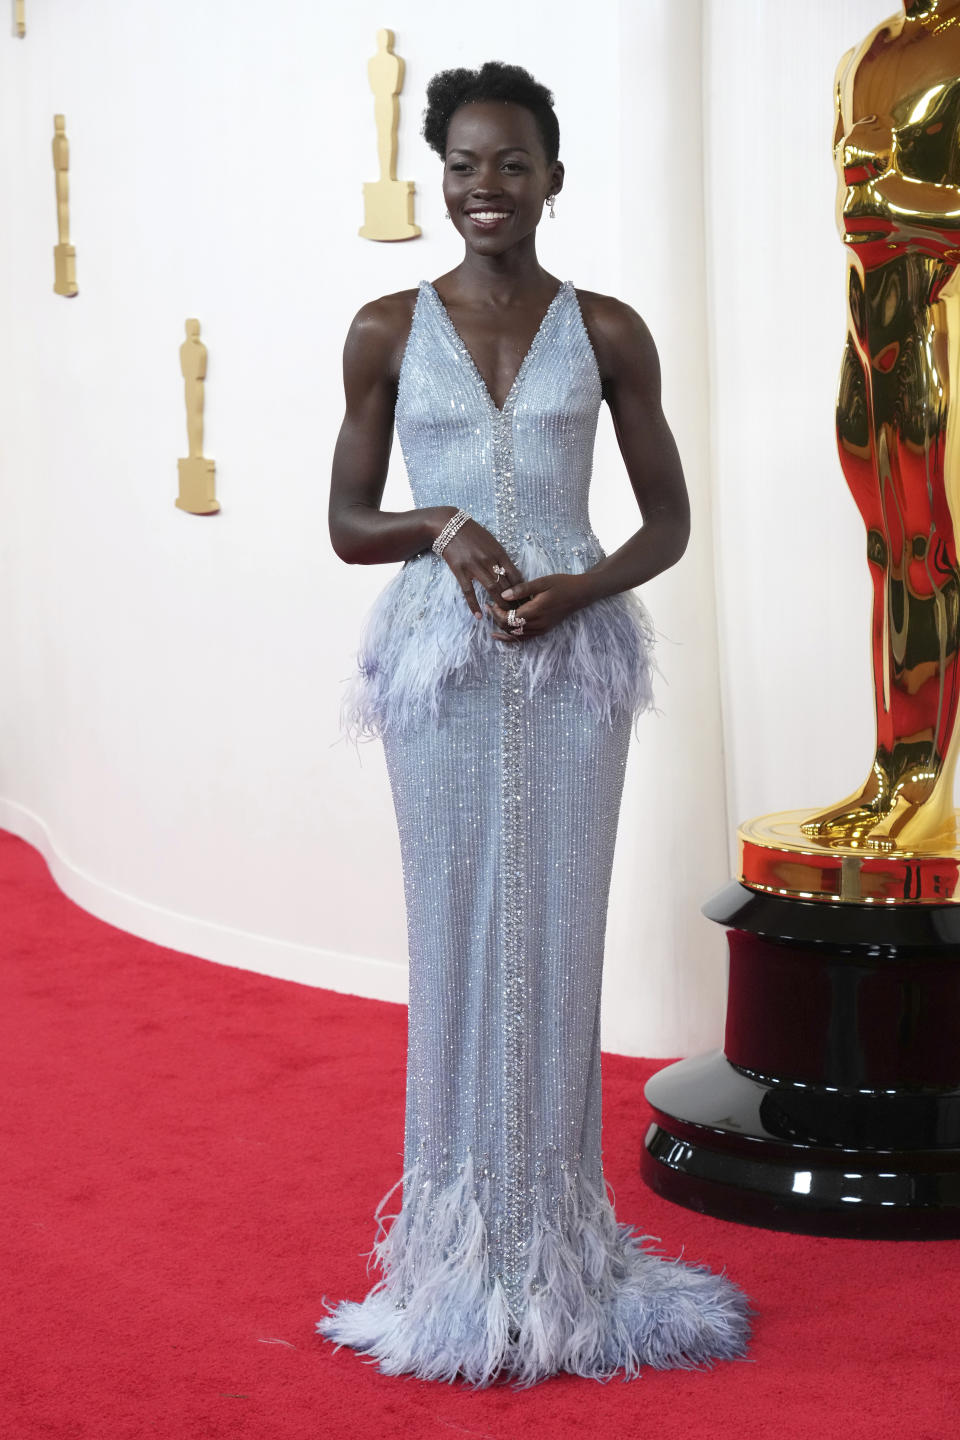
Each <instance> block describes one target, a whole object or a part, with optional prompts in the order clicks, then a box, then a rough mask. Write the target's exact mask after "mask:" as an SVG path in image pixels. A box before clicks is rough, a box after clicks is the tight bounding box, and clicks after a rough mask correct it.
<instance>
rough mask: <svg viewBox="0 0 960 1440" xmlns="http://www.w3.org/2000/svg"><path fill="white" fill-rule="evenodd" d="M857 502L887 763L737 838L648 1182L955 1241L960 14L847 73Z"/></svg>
mask: <svg viewBox="0 0 960 1440" xmlns="http://www.w3.org/2000/svg"><path fill="white" fill-rule="evenodd" d="M836 115H837V124H836V132H835V137H834V140H835V156H836V165H837V172H838V179H839V197H838V220H839V224H840V230H841V234H842V238H843V243H844V245H845V246H846V247H847V258H848V271H847V337H846V344H845V348H844V353H843V360H842V364H841V371H840V385H839V392H838V400H837V442H838V448H839V454H840V464H841V468H842V470H843V474H844V478H845V479H846V482H847V484H848V486H849V488H850V491H851V493H852V495H853V498H854V501H855V502H856V505H857V507H858V509H859V511H860V514H861V515H862V517H863V522H864V526H865V528H866V532H867V536H866V538H867V546H866V549H867V563H868V566H869V571H870V579H871V582H872V594H873V601H872V624H871V645H872V657H873V680H874V698H875V708H876V747H875V753H874V755H873V756H872V758H871V761H870V765H869V768H868V773H867V777H866V779H865V781H864V782H863V784H862V785H860V786H859V787H858V788H857V789H856V790H855V791H854V792H853V793H852V794H851V795H848V796H847V797H846V798H845V799H843V800H841V801H840V802H839V803H837V804H834V805H831V806H829V807H827V808H826V809H822V810H817V811H812V812H811V811H795V812H787V813H784V814H779V815H766V816H763V817H761V818H759V819H757V820H752V821H750V822H748V823H747V824H745V825H743V826H742V827H741V830H740V832H739V840H740V878H739V881H738V882H736V883H733V884H731V885H729V886H728V887H727V888H726V889H725V890H723V891H722V892H721V893H720V894H719V895H717V896H716V897H715V898H714V899H713V900H711V901H710V902H709V904H707V905H706V906H705V907H704V913H705V914H706V915H707V916H708V917H709V918H710V919H712V920H716V921H717V922H718V923H720V924H721V925H724V926H726V927H727V939H728V944H729V954H730V977H729V994H728V1007H727V1022H726V1035H725V1041H724V1048H723V1052H719V1051H718V1052H716V1053H714V1054H712V1055H707V1056H702V1057H699V1058H697V1059H694V1060H686V1061H682V1062H680V1063H679V1064H677V1065H672V1066H669V1067H667V1068H666V1069H665V1070H662V1071H660V1072H659V1074H657V1075H655V1076H654V1077H653V1078H652V1079H651V1081H650V1082H649V1084H648V1086H647V1097H648V1099H649V1100H650V1102H651V1104H652V1105H653V1107H654V1111H655V1123H654V1125H653V1126H652V1127H651V1129H650V1133H649V1134H648V1136H647V1144H646V1149H645V1153H644V1157H643V1171H644V1175H645V1178H646V1179H647V1180H648V1182H649V1183H650V1184H651V1185H652V1186H653V1187H654V1188H655V1189H656V1190H658V1191H660V1192H661V1193H662V1194H663V1195H665V1196H667V1197H668V1198H670V1199H672V1200H676V1201H678V1202H679V1203H680V1204H684V1205H688V1206H690V1207H692V1208H695V1209H698V1210H703V1211H706V1212H709V1213H712V1214H717V1215H723V1216H726V1217H727V1218H730V1219H735V1220H743V1221H746V1222H748V1223H753V1224H759V1225H767V1226H771V1227H777V1228H782V1229H788V1230H806V1231H814V1232H819V1233H824V1234H848V1235H884V1236H888V1237H894V1238H895V1237H901V1236H902V1237H917V1236H933V1235H948V1234H953V1235H957V1234H960V843H958V826H957V811H956V810H955V809H954V800H953V780H954V770H955V767H956V759H957V742H958V723H957V721H958V713H957V712H958V704H960V568H958V549H960V528H958V527H960V395H958V399H957V400H955V399H954V395H953V390H954V385H955V382H956V383H957V385H958V387H960V0H905V3H904V8H903V11H902V13H900V14H898V15H896V16H895V17H894V18H893V19H891V20H889V21H888V22H886V23H885V24H883V25H881V26H880V27H879V28H878V29H877V30H875V31H874V32H873V33H872V34H871V35H869V36H868V37H867V39H866V40H865V41H864V42H863V43H862V44H861V45H860V46H859V47H858V48H856V49H855V50H853V51H851V52H850V53H849V54H848V55H846V56H845V57H844V59H843V60H842V61H841V64H840V68H839V71H838V75H837V84H836Z"/></svg>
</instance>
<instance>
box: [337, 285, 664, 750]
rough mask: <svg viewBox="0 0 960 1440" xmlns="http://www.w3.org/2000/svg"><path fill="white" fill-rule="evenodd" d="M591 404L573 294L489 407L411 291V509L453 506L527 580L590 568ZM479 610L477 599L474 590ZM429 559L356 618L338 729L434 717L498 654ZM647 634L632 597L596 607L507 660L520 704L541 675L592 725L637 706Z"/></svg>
mask: <svg viewBox="0 0 960 1440" xmlns="http://www.w3.org/2000/svg"><path fill="white" fill-rule="evenodd" d="M601 399H602V387H601V383H600V372H599V370H598V368H597V361H596V357H595V356H594V353H593V348H592V346H591V344H590V339H589V337H588V335H587V331H586V327H585V326H584V323H583V317H582V316H581V314H580V306H579V303H578V301H577V292H576V290H575V289H574V287H573V285H572V283H571V282H570V281H569V280H565V281H564V282H563V284H562V285H561V286H560V289H559V290H558V291H557V293H556V295H555V296H554V297H553V300H552V301H551V302H550V305H549V307H548V308H547V311H546V313H545V315H544V317H543V320H542V322H541V324H540V328H539V329H538V331H537V333H536V335H535V336H534V339H533V342H532V343H531V345H530V349H529V350H528V351H527V353H526V355H525V356H524V358H523V362H522V364H521V366H520V369H519V370H518V372H517V375H516V378H515V379H514V382H513V384H512V386H511V387H510V391H509V393H508V395H507V397H506V399H505V401H504V403H503V406H502V408H501V407H498V406H497V405H496V404H495V403H494V400H493V397H492V396H491V394H490V392H489V390H488V389H487V386H486V383H485V381H484V379H483V376H482V375H481V374H480V371H479V370H478V369H477V367H476V365H475V363H474V361H473V358H472V356H471V355H470V352H469V350H468V349H467V346H466V345H465V344H464V341H463V340H462V339H461V337H460V335H459V334H458V332H457V330H456V328H455V326H454V324H453V321H452V320H451V318H450V316H449V314H448V313H447V310H446V308H445V306H444V304H443V302H442V300H441V299H440V296H439V295H438V294H437V292H436V290H435V289H434V287H433V285H431V283H430V282H429V281H428V280H421V281H420V285H419V287H418V291H417V302H416V305H415V307H414V312H413V321H412V323H411V327H410V334H409V336H408V337H407V343H406V346H405V349H404V353H403V362H402V364H401V367H400V377H399V382H398V386H397V401H396V411H395V418H396V427H397V435H398V436H399V439H400V447H401V450H402V452H403V458H404V460H405V461H406V466H407V475H408V477H409V480H410V488H411V490H412V492H413V500H414V504H415V505H416V506H418V507H428V506H433V505H451V506H454V507H455V508H458V509H463V510H466V511H467V512H468V514H470V515H471V516H472V517H473V519H474V520H476V521H478V522H479V523H480V524H481V525H483V526H484V527H485V528H486V529H487V530H489V531H490V533H491V534H492V535H495V536H496V538H497V539H498V540H499V541H500V543H501V545H502V546H503V548H504V549H505V550H506V552H507V553H508V555H510V556H511V558H512V559H513V560H514V562H515V564H516V565H517V568H518V569H519V571H520V574H521V575H522V576H523V577H524V578H525V579H535V578H537V577H538V576H542V575H555V574H557V573H559V572H562V573H565V574H574V575H575V574H582V573H583V571H585V570H589V569H590V568H591V567H592V566H594V565H596V564H598V563H599V562H600V561H602V560H603V558H604V551H603V548H602V546H601V544H600V541H599V540H598V538H597V536H596V535H595V534H594V533H593V531H592V529H591V528H590V519H589V514H588V509H587V499H588V492H589V489H590V478H591V474H592V470H593V446H594V441H595V438H596V431H597V417H598V414H599V410H600V401H601ZM475 588H476V593H477V598H478V600H479V601H480V602H481V604H482V603H483V602H484V601H485V600H486V598H487V597H486V592H485V591H483V590H482V588H481V586H480V584H479V581H475ZM493 628H494V622H493V620H492V618H491V617H489V616H485V617H484V618H483V621H482V623H477V622H476V620H475V618H474V615H473V612H472V611H471V609H470V607H469V606H468V605H467V603H466V600H465V599H464V596H463V592H462V591H461V589H460V582H459V580H458V579H457V577H456V575H455V574H454V572H453V570H452V569H451V567H450V566H449V565H448V563H447V559H446V558H441V557H439V556H437V555H435V554H434V553H433V550H432V549H430V548H427V549H425V550H422V551H420V552H419V553H418V554H416V555H413V556H411V557H410V559H409V560H407V561H406V562H405V563H404V565H403V567H402V569H401V570H400V571H399V572H398V573H397V574H396V575H395V576H394V577H393V579H392V580H391V581H390V582H389V583H388V584H387V585H386V587H385V588H384V589H383V591H381V593H380V595H379V597H378V598H377V601H376V603H375V604H374V607H373V609H372V611H371V612H370V615H369V617H368V620H367V623H366V626H365V629H364V636H363V642H362V645H361V649H360V654H359V656H358V661H359V665H358V672H357V676H356V679H355V682H354V684H353V687H352V690H351V693H350V695H349V696H348V698H347V700H346V702H345V716H346V723H347V726H348V728H350V729H351V730H355V731H356V732H357V733H367V732H369V733H373V734H378V733H379V734H382V733H384V732H385V730H386V729H387V727H388V726H390V725H394V724H396V725H405V724H407V723H408V722H410V721H413V722H414V723H418V722H419V720H420V719H422V717H423V716H424V715H425V714H436V713H437V706H438V705H439V699H440V695H441V692H442V691H443V689H444V687H445V686H446V685H447V684H448V683H450V682H451V681H459V680H462V679H463V678H464V677H465V676H466V675H468V674H476V673H479V672H480V671H484V670H485V669H486V668H487V667H489V665H490V663H491V662H492V661H493V660H494V657H495V655H496V652H497V651H499V650H501V649H502V645H501V644H500V643H499V642H498V641H497V640H495V639H494V638H493V633H492V632H493ZM652 642H653V629H652V624H651V621H650V617H649V616H648V614H647V612H646V610H645V609H644V607H643V605H642V603H641V601H640V600H639V599H638V597H637V596H636V595H634V594H633V593H632V592H630V591H626V592H623V593H621V594H617V595H607V596H604V597H603V598H602V599H600V600H596V601H594V602H593V603H592V604H590V605H585V606H584V607H583V608H582V609H580V610H577V611H575V612H574V613H573V614H572V615H569V616H567V618H566V619H564V620H562V621H561V622H560V623H559V624H557V625H555V626H553V627H552V628H551V629H550V630H548V631H546V632H545V633H544V634H542V635H537V636H529V637H528V638H527V639H526V640H525V641H524V643H523V645H522V646H519V647H512V650H511V653H512V654H513V656H514V660H513V661H512V662H511V663H512V664H514V665H515V668H516V669H517V672H518V681H517V683H518V685H522V687H523V688H524V689H525V690H526V692H527V694H528V695H533V694H534V692H535V691H536V689H537V687H538V686H539V685H541V684H542V683H543V682H544V681H545V679H546V678H547V677H548V676H550V675H556V674H563V675H565V676H566V677H567V679H568V681H569V685H570V688H571V693H576V694H577V695H578V696H579V697H580V700H581V702H582V703H583V704H584V705H585V706H587V707H588V708H589V709H592V710H594V711H596V713H598V714H601V715H605V716H606V715H609V714H611V713H612V712H613V711H614V710H615V709H617V708H618V707H620V706H621V705H626V706H627V707H629V708H630V709H632V710H634V711H639V710H641V709H643V708H645V707H646V706H647V705H648V704H649V703H650V671H651V662H650V651H651V646H652Z"/></svg>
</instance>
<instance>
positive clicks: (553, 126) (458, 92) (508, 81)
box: [421, 60, 560, 165]
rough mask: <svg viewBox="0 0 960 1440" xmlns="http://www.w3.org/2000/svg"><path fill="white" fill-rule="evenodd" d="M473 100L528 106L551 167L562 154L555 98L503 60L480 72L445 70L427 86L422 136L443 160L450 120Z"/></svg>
mask: <svg viewBox="0 0 960 1440" xmlns="http://www.w3.org/2000/svg"><path fill="white" fill-rule="evenodd" d="M472 100H512V101H513V103H514V104H515V105H525V106H526V108H527V109H528V110H530V111H531V112H532V114H533V117H534V119H535V120H536V122H537V129H538V130H539V131H540V138H541V139H542V141H543V148H544V150H545V151H546V155H547V164H548V165H552V164H553V163H554V161H555V160H556V158H557V156H558V155H559V154H560V126H559V125H558V123H557V117H556V114H555V113H554V109H553V95H552V94H551V92H550V91H549V90H548V89H547V87H546V85H541V84H540V83H539V81H537V80H534V78H533V76H532V75H531V74H530V71H529V70H524V68H523V66H522V65H505V64H504V63H503V61H502V60H488V61H487V62H486V64H484V65H481V66H480V69H479V70H463V69H456V70H441V71H439V72H438V74H436V75H434V76H433V78H432V80H431V81H430V82H429V84H428V85H427V108H426V110H424V112H423V126H422V129H421V134H422V135H423V138H424V139H425V140H426V142H427V144H428V145H429V146H430V149H431V150H435V151H436V153H437V154H438V155H439V156H440V159H441V160H443V159H444V158H445V157H446V153H447V130H448V129H449V127H450V117H451V116H452V115H453V112H454V110H457V109H459V107H460V106H461V105H468V104H469V103H470V102H471V101H472Z"/></svg>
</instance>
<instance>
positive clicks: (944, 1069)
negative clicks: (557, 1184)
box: [642, 884, 960, 1239]
mask: <svg viewBox="0 0 960 1440" xmlns="http://www.w3.org/2000/svg"><path fill="white" fill-rule="evenodd" d="M958 910H960V906H953V905H949V906H923V907H920V906H911V907H896V908H895V907H888V906H883V907H881V906H876V907H875V906H870V905H849V904H842V905H841V904H829V903H824V902H814V903H811V902H804V901H798V900H784V899H781V898H779V897H777V896H769V895H762V894H759V893H757V892H755V891H752V890H748V889H747V888H746V887H745V886H743V885H738V884H732V885H729V886H727V887H726V889H725V890H723V891H722V892H721V893H720V894H719V895H718V896H716V897H715V899H714V900H712V901H711V902H710V903H709V904H708V905H706V906H705V907H704V913H705V914H706V915H708V916H709V918H710V919H713V920H717V921H718V922H719V923H720V924H722V925H725V926H726V927H727V929H728V936H727V938H728V943H729V949H730V980H729V995H728V1006H727V1027H726V1036H725V1040H724V1050H723V1052H720V1051H717V1052H715V1053H714V1054H711V1055H706V1056H700V1057H698V1058H696V1059H693V1060H683V1061H680V1062H679V1063H678V1064H676V1065H670V1066H668V1067H667V1068H666V1069H664V1070H661V1071H659V1072H658V1073H657V1074H656V1075H654V1076H653V1077H652V1078H651V1079H650V1080H649V1082H648V1083H647V1087H646V1096H647V1099H648V1101H649V1102H650V1104H651V1105H652V1107H653V1110H654V1123H653V1124H652V1125H651V1127H650V1130H649V1132H648V1135H647V1139H646V1145H645V1149H644V1153H643V1161H642V1170H643V1175H644V1178H645V1179H646V1181H647V1183H648V1184H649V1185H650V1186H651V1187H652V1188H653V1189H654V1190H656V1191H657V1192H658V1193H659V1194H661V1195H663V1196H665V1197H666V1198H667V1199H669V1200H673V1201H675V1202H676V1203H677V1204H680V1205H685V1206H687V1207H688V1208H690V1209H694V1210H699V1211H702V1212H704V1213H706V1214H711V1215H718V1216H722V1217H723V1218H726V1219H730V1220H738V1221H741V1222H743V1223H745V1224H751V1225H761V1226H766V1227H768V1228H771V1229H782V1230H793V1231H802V1232H808V1233H815V1234H826V1235H850V1236H864V1237H867V1236H873V1237H878V1238H879V1237H886V1238H893V1239H927V1238H942V1237H946V1236H957V1235H960V914H958V913H957V912H958Z"/></svg>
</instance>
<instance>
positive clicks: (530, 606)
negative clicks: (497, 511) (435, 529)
mask: <svg viewBox="0 0 960 1440" xmlns="http://www.w3.org/2000/svg"><path fill="white" fill-rule="evenodd" d="M442 558H443V559H444V560H445V561H446V562H447V564H448V565H449V567H450V569H451V570H452V571H453V573H454V575H455V576H456V579H457V584H458V585H459V586H460V589H461V591H462V592H463V598H464V599H465V600H466V602H467V604H468V605H469V607H470V609H471V610H472V611H473V613H474V615H475V616H476V617H477V619H478V620H480V619H482V618H483V610H482V609H481V607H480V603H479V601H478V600H477V595H476V591H475V590H474V588H473V582H474V581H475V580H476V581H478V582H479V583H480V584H481V585H482V586H483V588H484V590H486V592H487V594H488V596H489V597H490V598H489V601H488V603H487V605H486V606H485V607H484V609H485V610H486V613H487V614H488V615H490V616H492V617H493V619H494V621H495V622H496V624H495V625H494V628H493V630H492V632H491V633H492V634H493V636H494V638H495V639H496V640H501V641H504V642H505V643H507V644H516V643H517V642H518V641H519V640H524V639H527V638H528V637H529V636H530V635H543V634H545V633H546V632H547V631H548V630H552V629H553V627H554V625H558V624H559V623H560V621H561V620H565V619H566V617H567V616H568V615H570V614H572V613H573V611H575V610H579V609H581V608H582V607H583V606H584V605H589V604H590V602H591V600H592V599H593V596H592V595H591V594H590V588H589V581H588V580H587V577H586V576H585V575H566V574H558V575H540V576H538V577H537V579H535V580H525V579H524V578H523V576H522V575H521V574H520V571H519V570H518V569H517V567H516V565H514V563H513V561H512V560H511V559H510V556H509V555H508V554H507V552H506V551H505V550H504V548H503V546H502V545H501V544H500V542H499V540H497V539H496V537H495V536H494V535H491V534H490V531H489V530H487V529H485V528H484V526H483V525H480V524H478V522H477V521H476V520H468V521H467V522H466V523H465V524H464V525H463V527H462V528H461V529H460V530H458V531H457V533H456V535H454V537H453V539H452V540H450V541H449V542H448V544H447V545H446V546H445V547H444V551H443V557H442ZM494 567H496V569H495V568H494ZM498 572H502V573H498ZM504 602H506V604H504ZM511 610H513V611H515V612H516V613H515V617H514V618H515V620H522V621H523V622H524V623H523V624H522V625H521V626H520V627H519V628H516V629H514V628H513V627H511V625H510V623H509V620H508V615H509V612H510V611H511Z"/></svg>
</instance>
